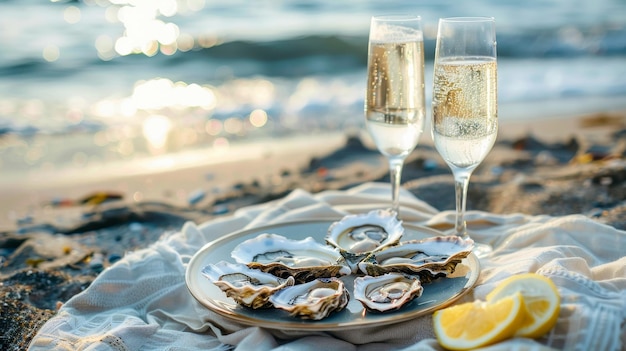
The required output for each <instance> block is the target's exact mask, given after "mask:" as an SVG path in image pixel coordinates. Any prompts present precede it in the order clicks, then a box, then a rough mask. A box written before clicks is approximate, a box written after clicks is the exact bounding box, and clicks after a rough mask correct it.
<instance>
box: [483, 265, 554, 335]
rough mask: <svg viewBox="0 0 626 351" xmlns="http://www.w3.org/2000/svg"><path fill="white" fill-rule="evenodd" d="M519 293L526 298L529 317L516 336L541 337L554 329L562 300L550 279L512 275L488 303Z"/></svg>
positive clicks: (489, 295)
mask: <svg viewBox="0 0 626 351" xmlns="http://www.w3.org/2000/svg"><path fill="white" fill-rule="evenodd" d="M516 293H520V294H522V296H523V297H524V304H525V305H526V311H527V316H526V320H525V321H524V323H523V325H522V326H521V327H520V328H519V329H518V330H517V332H516V333H515V336H523V337H528V338H538V337H540V336H542V335H544V334H545V333H547V332H548V331H549V330H550V329H552V327H554V325H555V324H556V320H557V319H558V317H559V311H560V308H561V298H560V296H559V291H558V290H557V288H556V286H555V285H554V283H553V282H552V281H551V280H550V279H549V278H546V277H544V276H542V275H540V274H536V273H526V274H519V275H514V276H511V277H509V278H507V279H505V280H503V281H502V282H501V283H500V284H499V285H498V286H497V287H496V288H495V289H494V290H493V291H492V292H490V293H489V294H488V295H487V302H489V303H493V302H495V301H499V300H500V299H504V298H506V297H507V296H510V295H514V294H516Z"/></svg>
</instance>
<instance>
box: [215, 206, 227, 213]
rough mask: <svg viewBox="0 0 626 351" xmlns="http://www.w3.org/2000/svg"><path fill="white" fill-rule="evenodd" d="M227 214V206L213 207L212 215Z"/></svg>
mask: <svg viewBox="0 0 626 351" xmlns="http://www.w3.org/2000/svg"><path fill="white" fill-rule="evenodd" d="M226 213H228V206H226V205H217V206H213V211H212V214H214V215H221V214H226Z"/></svg>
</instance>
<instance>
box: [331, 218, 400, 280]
mask: <svg viewBox="0 0 626 351" xmlns="http://www.w3.org/2000/svg"><path fill="white" fill-rule="evenodd" d="M403 233H404V228H403V227H402V221H400V220H398V218H397V214H396V212H394V211H392V210H373V211H370V212H368V213H364V214H354V215H347V216H345V217H343V218H342V219H341V220H339V221H337V222H334V223H333V224H331V225H330V227H329V228H328V233H327V234H326V238H325V240H326V243H327V244H329V245H331V246H334V247H336V248H337V249H339V252H341V254H342V255H343V256H344V257H345V259H346V261H347V262H348V264H349V265H350V267H351V268H352V270H353V271H354V272H356V270H357V263H358V262H359V261H361V260H362V259H363V258H364V257H366V256H367V255H369V254H371V253H372V252H376V251H378V250H382V249H384V248H385V247H388V246H390V245H395V244H397V243H398V242H399V241H400V239H401V238H402V235H403Z"/></svg>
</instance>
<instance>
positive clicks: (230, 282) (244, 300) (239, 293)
mask: <svg viewBox="0 0 626 351" xmlns="http://www.w3.org/2000/svg"><path fill="white" fill-rule="evenodd" d="M202 274H203V275H204V276H205V277H207V278H208V279H209V280H211V281H212V282H213V284H215V285H216V286H217V287H219V288H220V289H221V290H222V291H224V292H225V293H226V296H228V297H230V298H232V299H233V300H235V302H236V303H238V304H240V305H242V306H246V307H250V308H254V309H256V308H267V307H271V306H272V304H271V303H270V302H269V298H270V296H272V295H273V294H274V293H276V292H277V291H279V290H281V289H283V288H285V287H288V286H292V285H294V282H295V281H294V279H293V277H288V278H287V279H283V278H279V277H276V276H274V275H272V274H269V273H264V272H262V271H260V270H258V269H251V268H248V266H246V265H244V264H234V263H229V262H226V261H220V262H218V263H216V264H210V265H208V266H206V267H204V268H203V269H202Z"/></svg>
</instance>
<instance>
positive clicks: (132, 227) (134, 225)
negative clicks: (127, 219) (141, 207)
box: [128, 222, 144, 232]
mask: <svg viewBox="0 0 626 351" xmlns="http://www.w3.org/2000/svg"><path fill="white" fill-rule="evenodd" d="M128 229H130V231H131V232H140V231H142V230H143V229H144V227H143V224H141V223H138V222H132V223H131V224H129V225H128Z"/></svg>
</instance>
